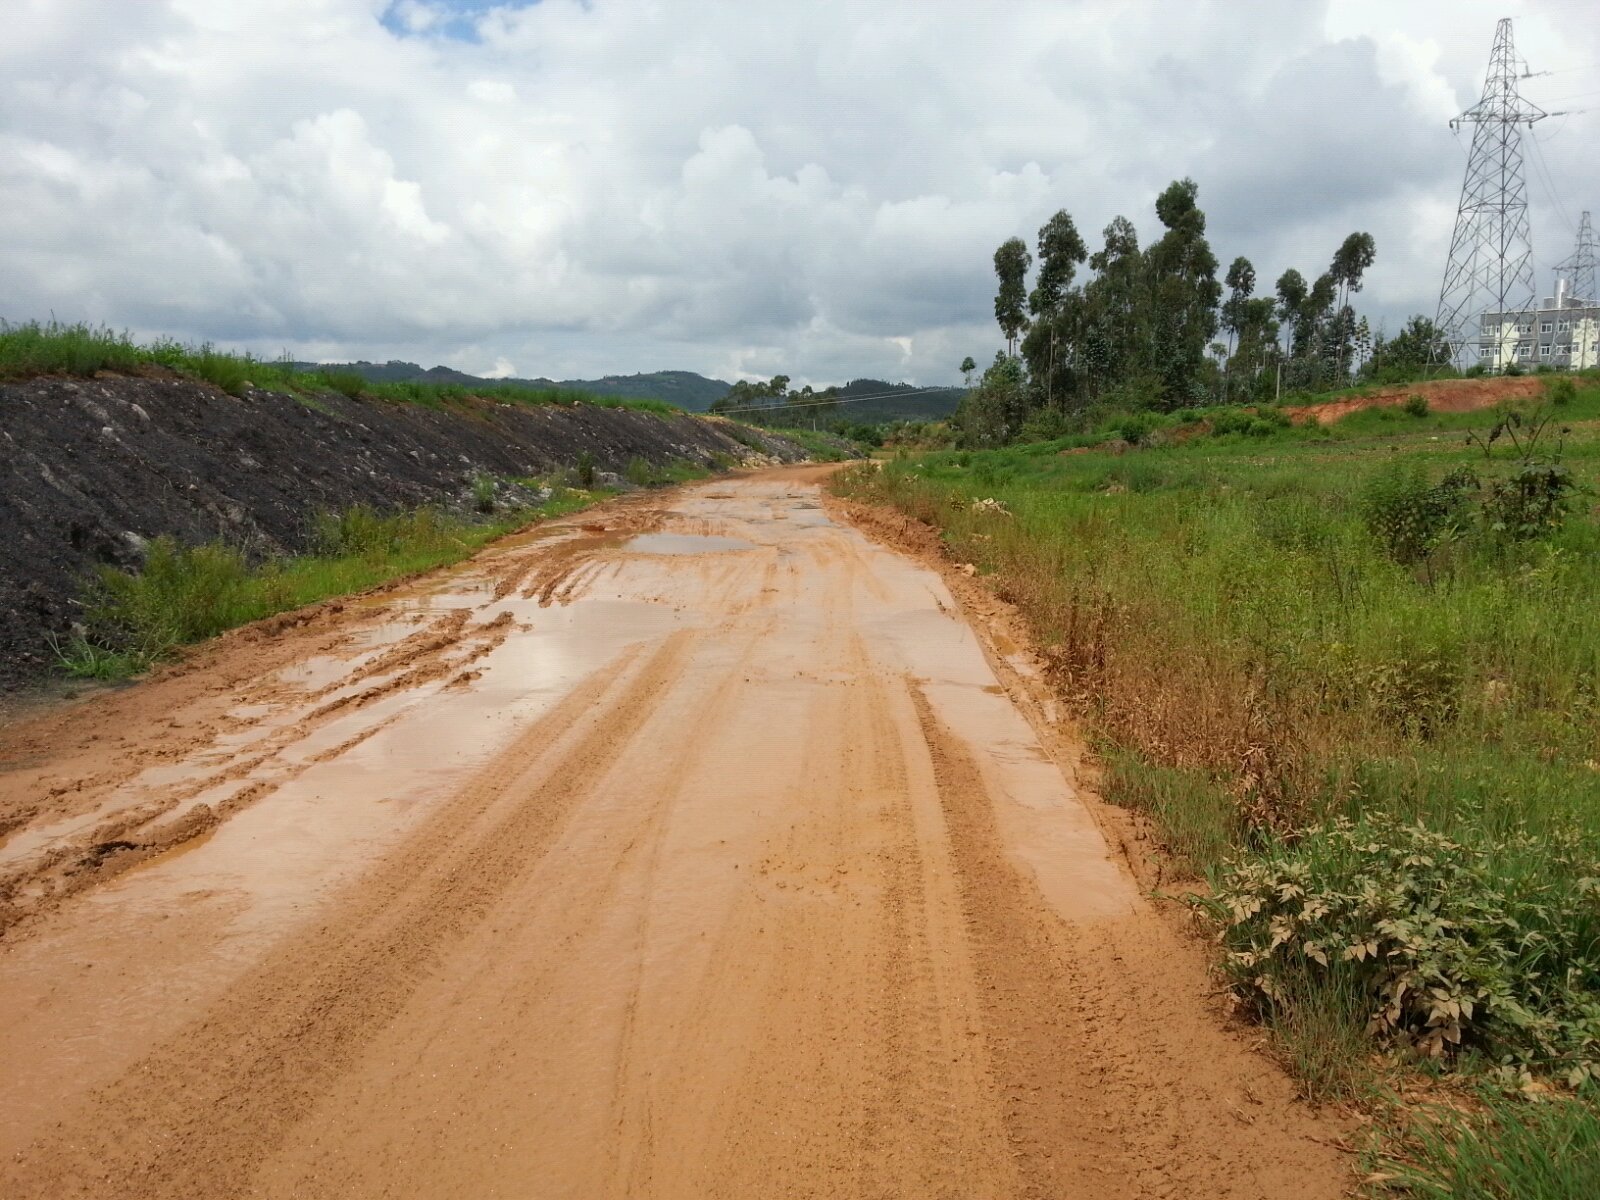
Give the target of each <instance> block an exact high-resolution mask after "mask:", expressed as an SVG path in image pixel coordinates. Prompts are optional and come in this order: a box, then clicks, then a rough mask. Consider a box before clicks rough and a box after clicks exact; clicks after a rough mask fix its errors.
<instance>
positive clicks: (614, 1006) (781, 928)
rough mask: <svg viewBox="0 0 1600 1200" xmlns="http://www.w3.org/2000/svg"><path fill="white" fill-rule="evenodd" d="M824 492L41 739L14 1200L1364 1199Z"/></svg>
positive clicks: (79, 713) (575, 529)
mask: <svg viewBox="0 0 1600 1200" xmlns="http://www.w3.org/2000/svg"><path fill="white" fill-rule="evenodd" d="M816 478H817V477H816V476H815V475H814V474H807V473H806V472H804V471H789V472H781V473H768V474H765V475H759V476H754V477H749V478H745V479H740V480H737V481H732V482H728V481H723V482H718V483H714V484H707V485H701V486H697V487H694V488H689V489H685V490H682V491H679V492H676V493H671V494H668V495H666V496H665V497H662V496H654V497H641V498H636V499H634V500H631V501H628V502H625V503H623V504H620V505H616V506H613V507H611V508H609V509H606V510H603V511H602V512H600V513H599V514H598V515H590V516H589V517H587V518H583V519H584V520H587V521H589V522H590V523H589V524H588V525H581V524H579V523H578V522H574V523H572V524H569V525H565V526H560V527H549V528H545V529H542V530H540V531H538V532H536V533H533V534H529V535H525V536H522V537H520V538H513V539H511V540H509V541H507V542H502V543H500V544H499V545H497V546H496V547H493V548H491V549H490V550H489V551H488V552H486V553H484V554H482V555H480V556H479V557H478V558H477V559H476V560H474V561H473V562H471V563H468V564H466V565H465V566H463V567H461V568H457V569H455V570H452V571H450V572H447V573H444V574H441V575H437V576H433V577H431V578H429V579H426V580H423V581H420V582H417V583H414V584H410V585H406V586H405V587H403V588H400V589H398V590H395V591H392V592H389V593H385V594H383V595H380V596H376V597H373V598H370V599H368V600H365V601H360V602H355V603H352V604H349V605H346V606H332V607H329V608H326V609H323V610H321V611H319V612H316V613H313V614H311V615H309V616H306V617H303V618H300V619H297V620H296V621H285V622H280V623H279V626H278V627H276V628H274V629H270V630H254V631H245V632H243V633H242V634H239V635H234V636H231V637H228V638H224V639H222V640H221V641H220V642H218V643H216V644H214V645H213V646H211V647H208V648H206V649H205V650H203V651H201V652H200V653H199V654H198V655H197V656H196V657H195V659H194V660H193V661H192V662H191V663H189V664H187V665H186V667H185V668H184V669H182V670H180V671H178V672H175V673H173V674H171V675H169V676H167V677H165V678H160V679H156V680H153V681H151V682H149V683H146V684H143V685H140V686H139V687H136V688H132V689H128V690H126V691H123V692H118V693H111V694H105V695H101V696H98V697H96V698H94V699H92V700H90V701H87V702H84V703H82V704H80V705H77V706H75V707H72V708H69V709H66V710H63V711H58V712H55V713H51V714H48V715H46V716H44V717H41V718H37V719H34V720H32V721H31V722H28V723H24V724H17V725H13V726H12V727H11V728H9V729H5V730H0V821H4V822H5V825H4V826H0V827H3V828H7V829H8V831H9V837H8V838H7V840H6V841H5V843H4V845H3V846H0V872H3V875H0V879H3V880H4V885H3V886H4V888H5V891H4V892H3V893H0V895H3V896H4V897H5V898H6V901H7V908H6V910H5V912H4V914H3V915H4V916H5V918H6V920H7V921H8V922H9V928H8V930H7V932H6V934H5V937H4V940H3V941H0V1011H3V1012H4V1013H5V1014H6V1020H5V1021H4V1022H3V1023H0V1194H3V1195H5V1196H8V1197H45V1196H51V1197H56V1196H98V1197H113V1196H140V1197H154V1196H160V1197H222V1196H262V1197H289V1196H299V1197H308V1196H315V1197H336V1196H337V1197H367V1196H394V1197H474V1198H476V1197H490V1196H501V1197H526V1198H535V1197H537V1198H545V1197H573V1198H584V1200H590V1198H598V1197H623V1196H627V1197H672V1198H690V1197H737V1198H745V1197H780V1196H781V1197H791V1196H794V1197H798V1196H812V1197H857V1196H860V1197H908V1198H910V1197H915V1198H918V1200H923V1198H927V1197H963V1198H968V1197H1013V1196H1033V1197H1052V1198H1054V1197H1156V1196H1162V1197H1175V1198H1179V1197H1181V1198H1185V1200H1194V1198H1201V1197H1222V1196H1230V1197H1232V1196H1237V1197H1287V1196H1295V1197H1324V1196H1326V1197H1332V1196H1336V1195H1338V1194H1339V1193H1340V1187H1341V1183H1342V1180H1343V1173H1344V1171H1345V1169H1346V1168H1345V1164H1344V1162H1343V1160H1342V1157H1341V1156H1340V1155H1339V1154H1338V1153H1336V1152H1335V1151H1334V1150H1333V1149H1331V1148H1330V1146H1329V1141H1330V1139H1333V1138H1336V1137H1337V1136H1338V1131H1337V1129H1336V1128H1335V1127H1333V1126H1331V1125H1329V1124H1327V1123H1325V1122H1324V1120H1323V1119H1321V1118H1318V1117H1315V1116H1314V1115H1312V1114H1310V1113H1308V1112H1307V1111H1306V1110H1304V1109H1303V1108H1302V1107H1300V1106H1299V1105H1297V1104H1296V1103H1294V1102H1293V1101H1292V1099H1291V1093H1292V1089H1291V1088H1290V1087H1289V1085H1288V1083H1287V1082H1286V1081H1285V1079H1284V1078H1283V1077H1282V1076H1281V1075H1280V1074H1279V1073H1278V1072H1277V1070H1276V1069H1275V1068H1273V1067H1272V1066H1271V1065H1270V1064H1269V1063H1268V1062H1267V1061H1266V1060H1265V1059H1264V1058H1263V1057H1261V1056H1260V1055H1259V1054H1257V1053H1254V1052H1252V1050H1251V1049H1250V1048H1249V1046H1248V1044H1247V1042H1248V1038H1249V1032H1248V1031H1247V1030H1240V1029H1232V1030H1230V1029H1228V1028H1226V1027H1225V1024H1224V1021H1223V1019H1222V1017H1221V1015H1220V1011H1219V1008H1218V1001H1217V1000H1216V998H1215V997H1214V996H1212V995H1211V994H1210V988H1211V985H1210V984H1208V982H1207V979H1206V977H1205V973H1204V970H1203V966H1202V962H1201V958H1200V955H1199V952H1198V951H1197V950H1196V948H1195V947H1193V946H1191V945H1189V944H1188V942H1187V940H1186V939H1185V938H1183V937H1182V936H1180V935H1179V934H1178V933H1176V932H1175V931H1174V930H1173V929H1172V928H1171V926H1169V924H1168V923H1167V921H1166V920H1165V919H1164V918H1163V917H1161V916H1160V915H1158V914H1157V913H1155V912H1153V911H1152V909H1151V908H1150V906H1149V904H1148V903H1147V902H1146V901H1145V900H1144V899H1143V898H1142V897H1141V895H1140V893H1139V891H1138V889H1137V888H1136V887H1135V886H1134V885H1133V883H1132V881H1131V878H1130V877H1129V875H1128V874H1127V872H1126V870H1125V868H1124V867H1123V865H1122V864H1121V863H1120V862H1119V861H1117V860H1116V859H1114V858H1113V856H1112V855H1111V853H1110V852H1109V851H1108V849H1107V846H1106V842H1105V840H1104V838H1103V837H1102V834H1101V830H1100V827H1099V825H1098V824H1097V820H1096V817H1095V812H1094V810H1093V808H1092V807H1090V806H1089V805H1086V804H1085V803H1084V802H1083V800H1082V799H1081V798H1080V797H1079V796H1078V794H1077V793H1076V791H1075V790H1074V784H1073V779H1072V764H1071V763H1070V762H1067V763H1063V762H1060V761H1058V759H1059V756H1060V750H1059V745H1058V742H1057V740H1056V733H1055V732H1054V731H1053V730H1052V729H1050V728H1048V727H1047V726H1048V722H1046V721H1044V720H1043V719H1042V718H1039V717H1038V714H1039V712H1041V711H1042V710H1039V709H1037V707H1036V706H1035V705H1034V704H1032V703H1031V702H1030V701H1028V699H1027V698H1026V697H1023V696H1021V695H1020V691H1024V690H1026V687H1027V683H1026V678H1025V676H1026V671H1027V664H1026V662H1024V661H1023V660H1021V659H1020V658H1017V657H1015V656H1013V658H1014V661H1008V660H1007V657H1006V653H1005V652H1006V651H1007V650H1008V649H1009V648H1008V647H1006V646H1004V645H1000V646H999V648H998V649H997V647H996V644H993V643H991V642H990V641H988V640H986V637H987V635H986V634H985V633H984V631H983V630H982V628H979V629H978V630H976V631H975V630H974V628H973V627H972V626H970V625H969V624H968V623H967V622H966V621H965V620H964V619H963V617H962V615H961V613H960V612H959V611H958V609H957V605H956V603H955V601H954V600H953V599H952V596H951V593H950V591H949V590H948V589H947V588H946V586H945V585H944V583H943V582H941V580H940V577H939V576H938V575H937V574H936V573H934V572H933V571H931V570H929V569H927V568H926V567H925V566H921V565H918V564H917V563H915V562H913V561H911V560H910V559H908V558H906V557H903V556H901V555H900V554H897V553H895V552H893V551H891V550H888V549H886V548H884V547H882V546H879V545H877V544H875V543H873V542H871V541H869V540H868V539H867V538H866V537H865V536H863V534H861V533H860V532H858V531H856V530H855V529H853V528H849V527H847V526H845V525H844V524H843V523H842V519H840V520H835V519H830V516H829V510H828V509H827V508H826V507H825V504H824V501H823V499H822V497H821V494H820V491H819V489H818V487H817V485H816ZM669 506H670V507H669ZM601 524H603V525H604V528H601V527H600V526H601ZM1014 697H1015V699H1014ZM1017 699H1020V700H1021V701H1022V702H1021V703H1020V704H1019V703H1018V702H1016V700H1017ZM1025 714H1030V715H1025ZM1035 718H1038V719H1035Z"/></svg>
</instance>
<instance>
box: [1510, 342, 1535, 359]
mask: <svg viewBox="0 0 1600 1200" xmlns="http://www.w3.org/2000/svg"><path fill="white" fill-rule="evenodd" d="M1532 349H1533V347H1532V346H1530V345H1528V343H1527V342H1518V343H1517V350H1516V354H1515V356H1514V357H1516V358H1527V357H1528V356H1529V352H1530V351H1531V350H1532Z"/></svg>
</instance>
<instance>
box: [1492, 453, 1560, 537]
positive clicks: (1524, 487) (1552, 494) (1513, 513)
mask: <svg viewBox="0 0 1600 1200" xmlns="http://www.w3.org/2000/svg"><path fill="white" fill-rule="evenodd" d="M1576 487H1577V485H1576V484H1575V483H1574V481H1573V478H1572V472H1571V471H1569V470H1568V469H1567V468H1566V467H1564V466H1562V465H1561V464H1560V463H1551V462H1538V463H1536V462H1529V463H1523V464H1522V465H1521V466H1520V467H1518V468H1517V470H1516V471H1515V472H1514V473H1513V474H1512V475H1511V478H1509V479H1496V480H1493V481H1492V482H1491V483H1490V484H1489V492H1488V495H1487V496H1486V497H1485V498H1484V502H1483V515H1484V518H1485V520H1486V521H1487V522H1488V524H1489V528H1490V529H1492V530H1493V531H1494V532H1496V533H1500V534H1504V535H1505V536H1506V537H1508V538H1510V539H1511V540H1512V541H1519V542H1520V541H1528V540H1529V539H1532V538H1536V537H1543V536H1545V535H1546V534H1550V533H1554V532H1555V531H1556V530H1558V529H1560V528H1561V525H1562V523H1563V522H1564V521H1565V520H1566V516H1567V508H1568V506H1569V505H1570V503H1571V499H1572V493H1573V492H1574V491H1575V490H1576Z"/></svg>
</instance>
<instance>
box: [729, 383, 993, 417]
mask: <svg viewBox="0 0 1600 1200" xmlns="http://www.w3.org/2000/svg"><path fill="white" fill-rule="evenodd" d="M961 390H962V389H960V388H947V387H928V388H917V389H916V390H915V391H910V392H876V393H874V394H872V395H870V396H843V397H839V398H837V399H832V400H826V399H825V400H800V401H797V402H796V403H794V404H745V405H741V406H740V407H738V408H719V409H716V410H714V411H715V414H716V415H717V416H723V415H725V414H727V413H736V412H768V413H776V412H788V411H790V410H791V409H795V408H817V407H819V406H821V405H825V404H826V405H837V404H860V403H861V402H862V401H863V400H885V399H888V398H891V397H896V398H897V397H900V396H926V395H927V394H928V393H930V392H958V391H961Z"/></svg>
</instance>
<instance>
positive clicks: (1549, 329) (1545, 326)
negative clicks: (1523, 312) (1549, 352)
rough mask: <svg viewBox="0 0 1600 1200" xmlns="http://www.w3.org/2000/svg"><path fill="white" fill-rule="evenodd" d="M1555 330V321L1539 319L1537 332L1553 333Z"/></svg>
mask: <svg viewBox="0 0 1600 1200" xmlns="http://www.w3.org/2000/svg"><path fill="white" fill-rule="evenodd" d="M1555 331H1556V327H1555V323H1554V322H1552V321H1540V322H1539V332H1540V333H1554V332H1555Z"/></svg>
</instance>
